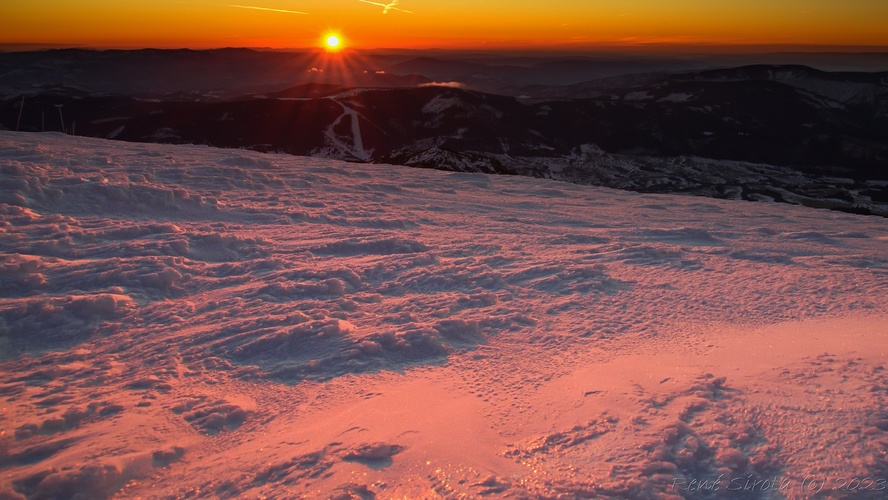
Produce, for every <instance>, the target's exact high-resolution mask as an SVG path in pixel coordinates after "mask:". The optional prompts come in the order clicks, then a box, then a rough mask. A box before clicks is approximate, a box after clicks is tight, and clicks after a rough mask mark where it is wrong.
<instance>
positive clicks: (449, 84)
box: [419, 82, 465, 89]
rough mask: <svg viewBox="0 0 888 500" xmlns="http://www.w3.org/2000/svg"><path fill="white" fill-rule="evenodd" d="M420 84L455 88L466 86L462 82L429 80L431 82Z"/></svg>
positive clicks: (421, 85)
mask: <svg viewBox="0 0 888 500" xmlns="http://www.w3.org/2000/svg"><path fill="white" fill-rule="evenodd" d="M419 86H420V87H451V88H455V89H461V88H465V85H463V84H462V83H460V82H429V83H422V84H420V85H419Z"/></svg>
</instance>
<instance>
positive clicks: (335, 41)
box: [326, 35, 342, 50]
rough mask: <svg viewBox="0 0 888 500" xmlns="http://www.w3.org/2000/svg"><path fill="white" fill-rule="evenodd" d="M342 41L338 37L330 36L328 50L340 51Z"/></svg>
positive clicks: (327, 41) (328, 37) (327, 42)
mask: <svg viewBox="0 0 888 500" xmlns="http://www.w3.org/2000/svg"><path fill="white" fill-rule="evenodd" d="M341 43H342V41H341V40H340V39H339V37H338V36H336V35H329V36H327V39H326V44H327V49H328V50H339V48H340V45H341Z"/></svg>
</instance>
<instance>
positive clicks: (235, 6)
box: [227, 5, 308, 16]
mask: <svg viewBox="0 0 888 500" xmlns="http://www.w3.org/2000/svg"><path fill="white" fill-rule="evenodd" d="M227 7H234V8H237V9H253V10H267V11H269V12H282V13H284V14H302V15H306V16H307V15H308V12H299V11H298V10H284V9H269V8H268V7H253V6H252V5H228V6H227Z"/></svg>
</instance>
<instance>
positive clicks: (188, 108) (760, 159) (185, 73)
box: [0, 49, 888, 214]
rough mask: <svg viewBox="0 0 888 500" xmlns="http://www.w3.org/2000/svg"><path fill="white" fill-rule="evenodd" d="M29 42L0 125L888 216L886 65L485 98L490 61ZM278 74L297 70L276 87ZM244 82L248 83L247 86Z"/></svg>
mask: <svg viewBox="0 0 888 500" xmlns="http://www.w3.org/2000/svg"><path fill="white" fill-rule="evenodd" d="M38 54H44V55H43V56H42V57H44V59H41V58H40V57H41V56H38V55H35V54H33V53H31V54H3V55H0V89H2V91H3V95H4V96H5V97H4V100H3V102H2V103H0V127H5V128H6V129H12V130H14V129H19V130H25V131H41V130H47V131H53V130H55V131H60V130H62V128H63V127H62V125H63V124H64V130H65V131H67V132H69V133H75V134H78V135H87V136H93V137H105V138H114V139H120V140H126V141H139V142H170V143H196V144H207V145H211V146H218V147H231V148H248V149H256V150H262V151H281V152H286V153H291V154H296V155H312V156H323V157H332V158H340V159H346V160H352V161H364V162H384V163H395V164H404V165H412V166H418V167H429V168H442V169H450V170H460V171H478V172H491V173H503V174H519V175H533V176H539V177H552V178H559V179H563V180H569V181H572V182H583V183H594V184H601V185H609V186H613V187H622V188H628V189H636V190H643V191H660V192H670V191H684V192H694V193H697V194H706V195H710V196H720V197H741V198H748V199H776V200H782V201H793V202H804V203H809V204H813V205H817V206H821V205H822V206H829V207H833V208H841V209H845V210H850V211H858V212H861V213H879V214H882V213H883V212H884V213H888V209H886V206H885V203H888V192H886V185H888V184H886V183H883V182H879V181H885V180H888V72H881V73H863V72H826V71H821V70H816V69H813V68H810V67H806V66H799V65H750V66H744V67H738V68H719V69H705V70H695V71H679V72H663V71H646V72H642V73H633V74H628V75H619V76H613V75H611V76H608V77H604V78H598V79H595V80H589V81H584V82H578V83H572V84H568V85H543V84H534V85H512V86H506V87H501V88H503V89H505V90H503V92H504V93H509V94H513V95H497V94H491V93H488V92H481V91H478V90H474V89H470V88H467V85H466V83H465V80H466V79H467V78H465V76H466V75H468V74H474V75H475V77H479V75H483V74H484V71H485V70H484V68H487V67H492V66H490V64H489V61H488V63H484V64H482V63H478V62H471V61H470V62H465V61H450V62H448V61H442V60H437V59H431V58H406V59H404V58H403V57H401V58H398V57H395V56H378V57H376V58H375V59H374V58H373V57H361V58H357V57H356V58H354V59H353V60H352V63H351V66H349V67H348V68H345V69H344V67H342V66H336V65H332V64H331V63H330V61H326V63H325V64H326V66H324V65H323V64H320V62H324V60H323V56H320V55H317V54H295V55H294V54H289V55H288V57H289V59H286V61H287V63H286V64H284V63H282V62H281V61H284V59H282V58H281V56H282V53H271V52H269V53H261V52H253V51H244V50H236V49H230V50H227V51H208V52H193V51H136V52H133V53H130V54H124V53H122V52H120V53H118V52H114V53H111V54H109V53H104V52H95V53H94V52H85V51H51V52H49V53H38ZM46 58H49V59H46ZM318 58H321V59H318ZM399 59H400V60H399ZM59 60H62V62H59ZM11 61H13V62H14V61H18V63H19V65H18V66H15V67H13V62H11ZM41 61H42V62H41ZM47 61H49V62H47ZM65 61H66V62H65ZM319 61H320V62H319ZM272 63H280V64H278V65H277V66H274V64H272ZM313 63H318V65H316V66H311V64H313ZM360 64H364V65H366V66H367V67H368V68H370V69H367V70H361V69H360V67H361V66H360ZM535 64H536V66H535V69H534V71H549V72H550V73H557V72H558V71H562V74H561V75H560V76H555V77H553V79H554V80H558V81H565V80H568V81H569V80H570V77H567V76H565V73H564V72H572V74H573V75H574V77H576V75H577V74H587V73H591V72H593V69H594V68H599V69H600V68H601V67H602V64H603V63H602V62H601V61H598V60H582V59H555V60H549V61H542V62H540V61H537V62H536V63H535ZM663 64H666V63H665V62H664V63H663ZM543 65H548V66H546V67H547V68H549V69H548V70H544V69H542V68H543ZM633 65H635V66H634V67H639V68H646V69H651V66H650V65H649V64H648V65H647V66H645V65H644V64H641V63H639V62H637V61H629V62H624V66H625V67H624V69H627V68H628V67H630V66H633ZM272 66H274V67H275V68H276V69H275V70H274V71H271V70H269V69H268V68H270V67H272ZM307 66H308V69H307V70H306V69H305V68H306V67H307ZM383 66H384V67H386V68H387V69H385V70H382V69H379V70H374V69H372V68H375V67H383ZM617 66H619V64H617V62H612V66H611V67H612V69H614V68H616V67H617ZM90 68H101V69H96V70H95V72H92V71H93V70H91V69H90ZM331 68H333V69H331ZM515 68H517V66H506V67H505V69H503V68H502V67H501V68H500V73H499V74H500V75H506V74H508V73H509V72H513V76H512V77H510V78H502V79H501V81H499V82H498V83H497V85H499V84H501V83H507V82H513V83H514V82H520V81H527V79H522V77H521V76H520V71H518V70H516V69H515ZM392 69H394V70H395V71H392ZM321 70H323V71H321ZM399 70H402V71H403V74H398V73H397V71H399ZM473 70H474V73H472V72H473ZM614 70H616V69H614ZM423 71H424V72H425V73H422V72H423ZM41 72H42V73H41ZM251 72H252V75H251ZM39 74H42V75H43V76H41V77H39V78H38V77H37V75H39ZM163 75H171V76H170V81H169V82H166V83H165V80H164V78H163ZM288 75H289V76H288ZM460 75H462V76H463V78H462V81H461V80H460ZM251 76H252V80H251V78H250V77H251ZM287 78H290V80H291V81H297V82H300V81H301V83H300V84H299V85H295V86H294V85H287V86H285V85H281V84H282V83H284V82H282V81H280V79H284V80H287ZM300 79H301V80H300ZM250 81H253V82H254V84H253V87H261V88H257V89H254V90H255V91H253V92H251V91H250V88H249V87H250V84H249V82H250ZM445 81H446V82H445ZM26 82H30V84H27V85H26ZM220 82H224V85H221V84H220ZM274 82H277V83H274ZM275 85H277V87H276V88H277V90H270V89H272V88H274V87H275ZM715 160H718V161H720V162H721V163H719V166H718V167H716V166H715V163H714V161H715ZM765 171H767V173H766V174H764V173H763V172H765ZM714 172H720V173H714ZM756 172H757V173H756ZM837 179H838V180H837ZM809 199H812V200H831V201H829V202H828V203H824V202H822V201H817V202H809V201H806V200H809Z"/></svg>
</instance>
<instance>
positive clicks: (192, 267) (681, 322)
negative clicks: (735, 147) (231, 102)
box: [0, 132, 888, 498]
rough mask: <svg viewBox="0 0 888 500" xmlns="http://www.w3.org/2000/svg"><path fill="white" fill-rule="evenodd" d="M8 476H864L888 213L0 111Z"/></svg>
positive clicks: (338, 487) (60, 483) (737, 490)
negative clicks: (114, 129)
mask: <svg viewBox="0 0 888 500" xmlns="http://www.w3.org/2000/svg"><path fill="white" fill-rule="evenodd" d="M0 187H2V191H0V353H2V361H0V468H2V475H0V496H3V497H4V498H20V497H28V498H71V497H74V496H75V495H78V494H80V495H82V496H81V497H83V496H85V497H104V496H119V497H122V498H124V497H125V498H130V497H167V496H172V497H189V498H203V497H206V498H216V497H221V498H229V497H240V496H245V497H260V496H267V497H277V498H289V497H307V498H325V497H331V496H332V497H335V498H374V497H375V498H395V497H397V498H404V497H407V498H456V497H460V496H463V497H468V498H474V497H479V496H482V495H496V496H509V495H511V496H514V497H543V498H575V497H602V496H613V497H625V498H630V497H631V498H642V497H650V498H653V497H655V496H657V495H679V496H684V497H690V498H713V497H730V496H734V497H753V498H760V497H762V498H780V497H789V498H806V497H809V496H811V494H812V492H815V491H817V490H820V489H823V490H824V491H826V492H831V493H830V494H831V495H833V496H841V495H843V494H851V495H859V494H861V493H863V492H867V494H871V495H873V496H878V495H879V494H880V492H881V491H884V490H885V489H886V488H888V485H886V479H888V462H886V455H885V449H886V446H888V434H886V431H888V413H886V411H885V409H884V408H886V403H888V381H886V378H885V377H886V376H885V373H886V372H885V364H886V363H888V347H886V346H888V343H886V340H888V339H886V336H888V332H886V330H885V328H884V324H885V319H886V315H888V312H886V310H885V304H888V272H886V266H888V253H886V248H888V246H886V245H888V226H886V225H885V221H884V219H881V218H874V217H863V216H855V215H849V214H843V213H837V212H830V211H818V210H812V209H807V208H803V207H795V206H788V205H778V204H767V203H750V202H742V201H724V200H713V199H705V198H691V197H679V196H669V195H642V194H637V193H628V192H621V191H615V190H608V189H602V188H592V187H585V186H578V185H573V184H567V183H558V182H553V181H545V180H538V179H531V178H520V177H505V176H488V175H483V174H465V173H448V172H441V171H433V170H421V169H410V168H406V167H395V166H390V165H370V164H347V163H342V162H338V161H332V160H322V159H314V158H298V157H292V156H284V155H267V154H260V153H256V152H249V151H237V150H218V149H211V148H207V147H198V146H166V145H155V144H129V143H118V142H110V141H102V140H95V139H83V138H73V137H69V136H63V135H59V134H19V133H9V132H2V133H0Z"/></svg>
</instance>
